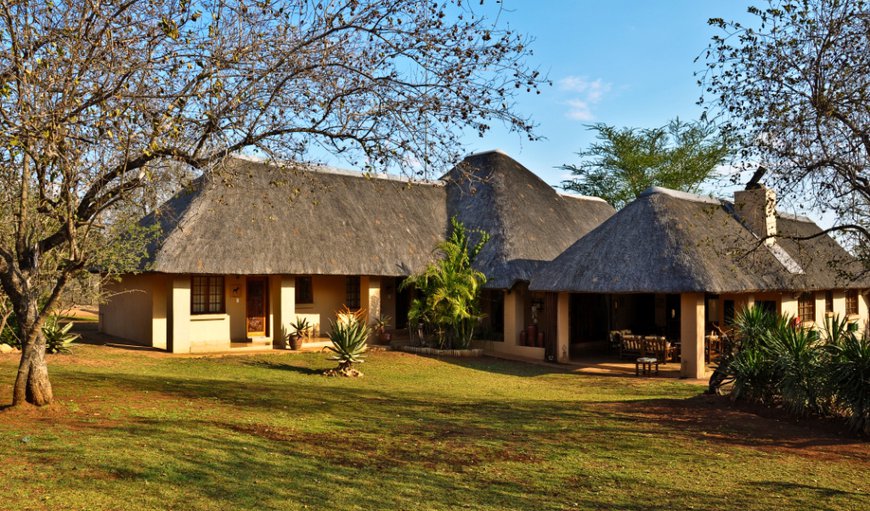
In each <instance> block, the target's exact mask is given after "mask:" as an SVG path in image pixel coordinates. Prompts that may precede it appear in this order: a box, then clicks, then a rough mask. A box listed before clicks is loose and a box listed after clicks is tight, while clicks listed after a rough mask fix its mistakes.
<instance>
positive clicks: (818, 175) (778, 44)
mask: <svg viewBox="0 0 870 511" xmlns="http://www.w3.org/2000/svg"><path fill="white" fill-rule="evenodd" d="M766 4H767V5H766V6H764V7H762V8H758V7H751V8H750V9H749V12H750V14H752V15H754V18H753V19H752V21H750V22H747V23H744V24H741V23H738V22H732V21H726V20H723V19H711V20H710V24H711V25H713V26H715V27H718V28H719V29H720V33H719V34H718V35H716V36H715V37H714V38H713V40H712V42H711V44H710V46H709V48H708V50H707V52H706V53H705V57H706V66H707V69H706V72H704V73H703V74H702V76H701V77H700V80H699V83H700V84H701V85H702V86H703V87H704V91H705V94H704V98H703V99H702V103H704V104H706V105H707V106H709V107H710V110H711V114H712V113H713V112H715V113H716V114H718V115H719V118H720V119H722V120H723V121H724V125H725V128H726V129H728V130H729V131H731V132H734V133H738V134H740V135H742V136H743V137H744V140H745V149H744V152H743V158H744V160H746V161H755V162H761V163H763V164H764V165H765V167H766V168H767V173H766V175H765V176H764V179H765V181H766V182H767V184H768V185H773V187H774V188H776V189H777V191H778V192H779V193H780V194H781V195H782V196H783V197H784V198H786V199H790V200H791V201H794V202H796V203H797V204H799V205H800V206H802V207H804V208H806V209H815V210H817V211H822V212H824V211H832V212H833V213H834V214H835V215H836V217H837V223H836V225H835V226H834V227H833V229H832V230H834V231H839V233H840V234H841V235H842V236H844V237H845V238H846V239H847V241H851V245H852V248H854V249H855V250H856V251H857V253H858V255H860V256H861V257H862V258H863V259H864V260H865V262H867V263H870V252H868V241H870V4H868V3H867V2H866V1H864V0H768V1H767V2H766ZM713 116H714V115H711V117H713ZM867 266H868V267H870V264H868V265H867Z"/></svg>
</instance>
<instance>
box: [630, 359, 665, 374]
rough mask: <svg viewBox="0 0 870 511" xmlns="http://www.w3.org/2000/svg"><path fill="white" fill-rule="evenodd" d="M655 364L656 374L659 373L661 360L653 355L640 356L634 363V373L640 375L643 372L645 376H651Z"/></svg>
mask: <svg viewBox="0 0 870 511" xmlns="http://www.w3.org/2000/svg"><path fill="white" fill-rule="evenodd" d="M653 366H655V368H656V374H659V361H658V359H656V358H653V357H640V358H638V359H637V360H636V361H635V363H634V374H635V376H640V373H641V372H643V375H644V376H649V375H650V373H652V369H653Z"/></svg>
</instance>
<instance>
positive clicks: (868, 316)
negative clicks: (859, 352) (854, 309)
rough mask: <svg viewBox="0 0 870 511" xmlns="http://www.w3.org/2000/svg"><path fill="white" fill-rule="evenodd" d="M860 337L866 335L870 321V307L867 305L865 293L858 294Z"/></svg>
mask: <svg viewBox="0 0 870 511" xmlns="http://www.w3.org/2000/svg"><path fill="white" fill-rule="evenodd" d="M858 317H859V319H858V335H864V331H865V330H866V329H867V326H868V325H867V322H868V321H870V307H868V304H867V295H866V294H864V292H860V291H859V292H858Z"/></svg>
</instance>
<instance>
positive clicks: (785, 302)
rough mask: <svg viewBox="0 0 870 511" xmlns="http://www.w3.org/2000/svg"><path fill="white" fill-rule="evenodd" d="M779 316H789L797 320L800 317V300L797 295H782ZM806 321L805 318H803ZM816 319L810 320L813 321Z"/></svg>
mask: <svg viewBox="0 0 870 511" xmlns="http://www.w3.org/2000/svg"><path fill="white" fill-rule="evenodd" d="M779 314H780V315H781V316H789V317H791V318H796V317H797V315H798V299H797V295H790V294H788V295H782V298H780V300H779ZM801 319H804V318H801ZM812 319H814V318H810V320H812Z"/></svg>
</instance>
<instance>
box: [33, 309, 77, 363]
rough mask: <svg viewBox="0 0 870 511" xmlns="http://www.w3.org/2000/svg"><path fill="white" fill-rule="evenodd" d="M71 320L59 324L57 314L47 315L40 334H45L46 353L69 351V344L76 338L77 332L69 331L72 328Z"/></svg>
mask: <svg viewBox="0 0 870 511" xmlns="http://www.w3.org/2000/svg"><path fill="white" fill-rule="evenodd" d="M72 326H73V323H72V321H70V322H67V323H66V324H64V325H61V324H60V320H59V319H58V318H57V316H49V317H48V318H46V320H45V324H43V325H42V335H44V336H45V351H46V353H53V354H56V353H69V352H70V349H69V347H70V345H71V344H72V343H74V342H75V341H76V340H77V339H78V338H79V335H78V334H71V333H69V331H70V329H71V328H72Z"/></svg>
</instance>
